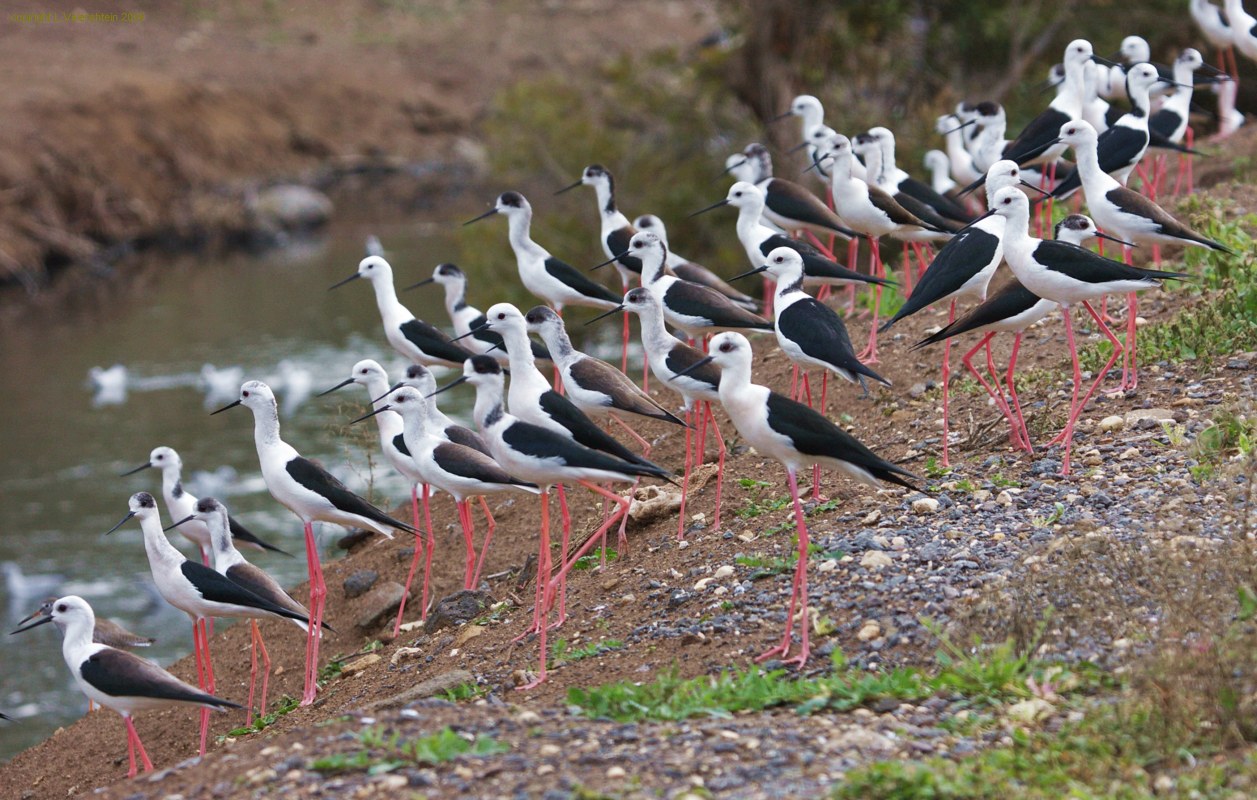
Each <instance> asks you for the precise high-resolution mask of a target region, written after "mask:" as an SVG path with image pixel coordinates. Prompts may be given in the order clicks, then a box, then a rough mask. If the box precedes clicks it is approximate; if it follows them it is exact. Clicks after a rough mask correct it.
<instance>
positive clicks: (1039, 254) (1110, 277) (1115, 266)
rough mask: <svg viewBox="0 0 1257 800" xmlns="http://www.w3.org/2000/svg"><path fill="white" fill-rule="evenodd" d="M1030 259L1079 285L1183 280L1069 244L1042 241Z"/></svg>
mask: <svg viewBox="0 0 1257 800" xmlns="http://www.w3.org/2000/svg"><path fill="white" fill-rule="evenodd" d="M1031 257H1032V258H1033V259H1034V260H1035V261H1037V262H1039V263H1040V264H1043V265H1044V266H1046V267H1047V268H1048V269H1050V270H1052V271H1053V272H1059V273H1060V274H1062V275H1065V276H1066V277H1068V278H1071V279H1073V280H1076V281H1079V282H1081V283H1092V284H1098V283H1108V282H1109V281H1147V282H1148V283H1150V284H1151V283H1155V282H1156V281H1159V280H1162V279H1166V278H1185V277H1187V275H1186V274H1185V273H1182V272H1161V271H1160V270H1155V269H1142V268H1140V267H1132V266H1130V265H1129V264H1123V263H1122V262H1120V261H1114V260H1113V259H1111V258H1105V257H1104V256H1102V255H1099V254H1098V253H1093V252H1092V251H1090V250H1088V249H1087V248H1085V247H1079V246H1078V245H1076V244H1070V243H1069V242H1058V241H1056V240H1055V239H1045V240H1042V241H1040V242H1039V244H1038V245H1037V246H1036V247H1035V248H1034V252H1033V253H1031Z"/></svg>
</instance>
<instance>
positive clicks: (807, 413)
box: [682, 332, 915, 667]
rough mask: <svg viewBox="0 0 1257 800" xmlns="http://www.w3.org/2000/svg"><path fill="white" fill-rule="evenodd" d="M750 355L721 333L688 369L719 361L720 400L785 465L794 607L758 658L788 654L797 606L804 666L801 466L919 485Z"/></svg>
mask: <svg viewBox="0 0 1257 800" xmlns="http://www.w3.org/2000/svg"><path fill="white" fill-rule="evenodd" d="M751 358H752V353H751V343H750V342H749V341H747V339H746V337H745V336H743V335H742V334H740V333H734V332H727V333H721V334H717V335H716V336H715V337H713V338H712V340H711V355H709V356H708V357H707V358H705V359H703V360H701V361H698V362H696V363H695V364H694V365H693V366H691V367H689V369H688V370H686V371H684V372H692V371H695V370H698V369H701V368H702V367H703V366H705V365H706V364H709V363H715V364H716V365H717V366H719V367H720V389H719V391H720V401H721V403H722V404H723V405H724V407H725V410H726V411H727V412H728V413H729V418H730V419H732V420H733V425H734V427H735V428H737V429H738V433H740V434H741V435H742V438H743V439H744V440H745V441H746V443H747V444H749V445H751V446H752V447H754V448H755V450H756V452H758V453H759V454H760V455H761V456H764V457H767V458H771V459H774V460H776V461H779V462H781V464H782V465H783V466H785V468H786V477H787V481H788V482H789V484H790V496H791V498H792V499H793V500H794V519H795V525H796V528H797V531H798V536H799V549H798V562H797V565H796V566H795V571H794V586H793V589H792V591H791V595H790V607H789V610H788V611H787V612H786V630H785V635H784V637H783V638H782V641H781V644H779V645H777V646H776V647H772V648H770V649H769V650H768V651H766V652H765V653H763V654H762V655H760V656H759V660H761V661H763V660H765V659H768V658H772V657H773V656H780V657H782V658H784V657H785V656H786V655H787V654H788V653H789V652H790V646H791V639H790V634H791V631H792V629H793V627H794V620H795V614H796V608H797V609H798V613H799V617H800V618H801V619H802V620H803V624H802V626H801V627H802V649H801V651H800V653H799V655H798V656H796V657H794V658H792V659H789V660H790V661H793V662H794V663H796V664H798V665H799V666H800V667H802V666H803V664H805V663H806V662H807V658H808V654H809V653H810V652H811V645H810V644H809V629H810V627H811V624H810V622H809V617H808V614H807V602H808V597H807V561H808V532H807V523H806V522H805V521H804V519H803V505H802V503H801V502H800V501H799V485H798V478H797V474H798V471H799V470H800V469H803V468H805V467H810V466H812V465H815V464H819V465H821V466H824V467H828V468H830V469H836V470H838V471H840V472H842V473H844V474H846V475H847V476H849V477H851V478H854V479H855V480H858V481H860V482H862V483H867V484H869V485H872V486H877V485H879V482H881V481H885V482H887V483H893V484H897V485H899V486H906V487H908V488H915V487H914V486H913V485H912V483H911V482H910V481H909V479H911V478H913V477H914V476H913V475H912V474H911V473H910V472H908V471H906V470H904V469H902V468H900V467H897V466H895V465H894V464H891V463H890V462H889V461H886V460H884V459H882V458H880V457H878V456H877V455H876V454H874V453H873V452H872V451H871V450H869V449H868V448H867V447H865V446H864V445H862V444H860V442H858V441H857V440H856V439H855V437H853V436H852V435H851V434H849V433H847V432H846V431H844V430H843V429H842V428H839V427H838V426H837V425H835V424H834V423H832V422H830V421H829V420H828V419H826V418H825V417H824V416H822V415H821V414H820V413H818V412H816V411H813V410H812V409H810V408H808V407H807V406H805V405H803V404H801V403H796V402H794V401H793V400H791V399H789V398H787V397H784V396H782V395H779V394H777V393H776V392H772V391H770V390H769V389H768V387H767V386H760V385H758V384H755V383H752V381H751ZM684 372H683V373H682V374H684Z"/></svg>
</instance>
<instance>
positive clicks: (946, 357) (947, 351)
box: [943, 299, 956, 467]
mask: <svg viewBox="0 0 1257 800" xmlns="http://www.w3.org/2000/svg"><path fill="white" fill-rule="evenodd" d="M955 321H956V301H955V300H954V299H953V300H952V301H951V310H950V312H948V314H947V324H948V325H950V324H952V323H953V322H955ZM950 383H951V337H950V336H949V337H948V338H947V339H946V340H945V341H944V342H943V466H944V467H950V466H951V458H950V455H949V451H948V448H949V445H950V441H949V440H950V438H951V437H950V436H949V434H950V424H951V420H950V419H949V417H950V411H951V403H950V400H949V397H950V392H949V391H948V386H949V384H950Z"/></svg>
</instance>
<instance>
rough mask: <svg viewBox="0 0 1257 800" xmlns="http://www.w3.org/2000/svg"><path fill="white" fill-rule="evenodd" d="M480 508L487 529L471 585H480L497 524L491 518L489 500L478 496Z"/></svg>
mask: <svg viewBox="0 0 1257 800" xmlns="http://www.w3.org/2000/svg"><path fill="white" fill-rule="evenodd" d="M480 508H481V510H482V511H484V521H485V525H486V526H487V529H486V530H485V532H484V543H483V544H481V545H480V560H479V561H478V562H477V563H476V574H475V577H474V578H473V579H472V584H473V586H479V585H480V576H481V575H483V574H484V557H485V554H486V553H488V552H489V542H491V541H493V531H494V530H495V529H496V528H497V526H498V524H497V522H496V521H494V519H493V513H492V512H491V511H489V502H488V501H487V500H485V499H484V497H481V498H480Z"/></svg>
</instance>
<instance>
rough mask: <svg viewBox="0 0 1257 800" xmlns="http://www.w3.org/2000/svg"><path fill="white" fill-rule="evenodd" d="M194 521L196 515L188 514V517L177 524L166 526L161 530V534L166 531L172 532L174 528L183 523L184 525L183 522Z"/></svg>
mask: <svg viewBox="0 0 1257 800" xmlns="http://www.w3.org/2000/svg"><path fill="white" fill-rule="evenodd" d="M194 519H196V514H189V515H187V516H186V517H184V518H183V519H181V520H179V521H178V522H172V523H170V524H169V525H167V526H166V527H164V528H162V533H165V532H166V531H173V530H174V529H175V528H177V527H179V526H180V525H182V524H183V523H185V522H191V521H192V520H194Z"/></svg>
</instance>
